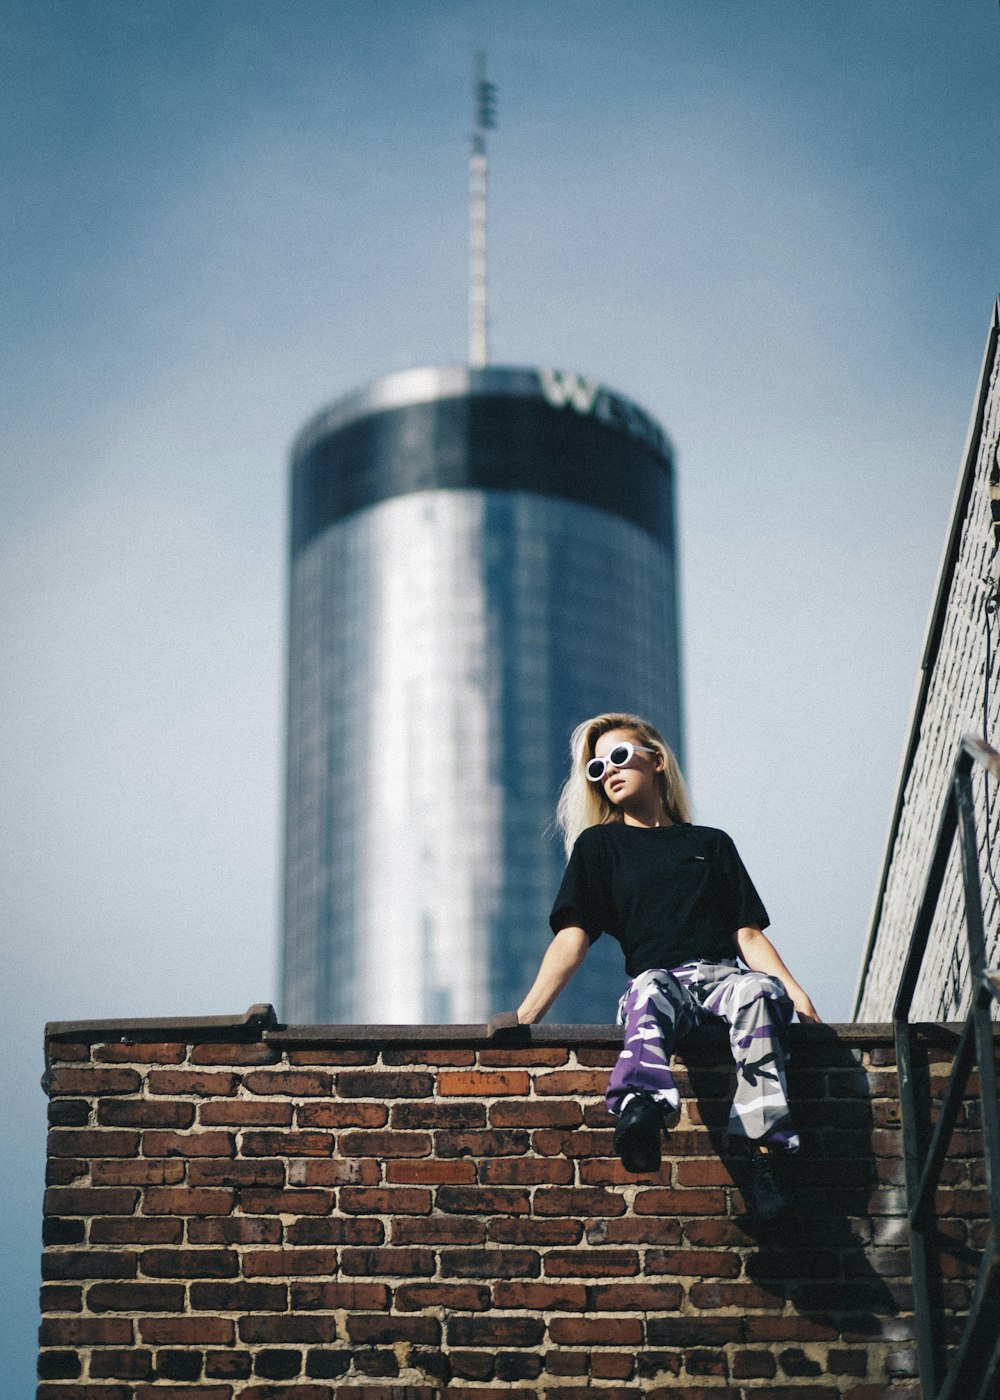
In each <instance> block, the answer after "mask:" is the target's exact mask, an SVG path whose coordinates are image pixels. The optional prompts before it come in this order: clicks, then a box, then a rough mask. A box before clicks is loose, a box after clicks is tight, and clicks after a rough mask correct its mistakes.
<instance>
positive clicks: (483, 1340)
mask: <svg viewBox="0 0 1000 1400" xmlns="http://www.w3.org/2000/svg"><path fill="white" fill-rule="evenodd" d="M447 1329H448V1345H449V1346H459V1347H463V1346H473V1347H477V1346H495V1347H533V1346H538V1344H539V1342H540V1341H541V1340H542V1337H543V1335H544V1333H545V1324H544V1323H543V1322H542V1320H541V1319H540V1318H536V1317H449V1318H448V1320H447Z"/></svg>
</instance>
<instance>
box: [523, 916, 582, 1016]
mask: <svg viewBox="0 0 1000 1400" xmlns="http://www.w3.org/2000/svg"><path fill="white" fill-rule="evenodd" d="M589 947H590V939H589V938H588V937H587V935H586V933H585V932H584V931H583V929H582V928H574V927H569V928H564V929H561V930H560V932H559V933H557V934H556V935H555V937H554V938H553V939H552V942H551V943H550V944H549V946H548V948H547V949H546V951H545V957H544V958H543V959H542V965H541V967H540V968H539V969H538V976H537V977H536V978H535V981H534V984H533V985H532V988H531V991H530V992H529V993H528V995H527V996H526V997H525V998H524V1000H523V1001H522V1002H521V1005H520V1006H519V1007H518V1008H517V1019H518V1021H519V1022H520V1023H521V1025H522V1026H530V1025H531V1024H532V1023H533V1022H534V1021H540V1020H541V1019H542V1017H543V1016H544V1015H545V1013H546V1011H548V1009H549V1007H550V1006H551V1005H552V1003H553V1002H554V1001H555V999H556V997H557V996H558V995H559V993H560V992H561V991H562V989H563V987H565V985H566V983H567V982H568V981H569V979H570V978H571V977H572V976H573V973H574V972H575V971H576V969H577V968H578V967H579V966H580V964H581V963H582V962H583V960H584V958H585V957H586V956H587V950H588V948H589Z"/></svg>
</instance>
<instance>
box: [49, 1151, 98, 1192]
mask: <svg viewBox="0 0 1000 1400" xmlns="http://www.w3.org/2000/svg"><path fill="white" fill-rule="evenodd" d="M89 1166H90V1163H89V1162H86V1161H84V1159H83V1158H82V1157H50V1158H49V1159H48V1161H47V1162H46V1164H45V1184H46V1186H71V1185H72V1184H73V1182H74V1181H80V1180H82V1178H83V1177H85V1176H86V1175H87V1169H88V1167H89Z"/></svg>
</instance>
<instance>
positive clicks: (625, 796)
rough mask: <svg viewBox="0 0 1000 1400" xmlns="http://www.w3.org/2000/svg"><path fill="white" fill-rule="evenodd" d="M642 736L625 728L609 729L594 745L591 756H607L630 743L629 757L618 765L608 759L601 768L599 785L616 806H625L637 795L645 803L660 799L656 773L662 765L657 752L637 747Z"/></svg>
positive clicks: (633, 800)
mask: <svg viewBox="0 0 1000 1400" xmlns="http://www.w3.org/2000/svg"><path fill="white" fill-rule="evenodd" d="M641 742H642V741H641V740H640V739H639V737H638V735H636V734H633V733H632V732H631V731H630V730H628V729H609V730H608V732H607V733H606V734H602V735H601V736H600V738H599V739H598V740H597V743H596V744H595V745H594V757H595V758H604V759H606V758H607V757H608V755H609V754H610V753H611V752H612V750H613V749H615V748H617V747H618V746H619V745H621V744H624V743H629V744H631V745H632V746H633V749H634V752H633V754H632V757H631V758H629V759H628V760H627V761H626V762H625V763H623V764H621V765H620V766H619V765H617V764H614V763H609V764H608V767H607V768H606V769H605V771H604V776H603V778H602V779H601V782H600V786H601V788H602V789H603V791H604V795H605V797H606V798H607V799H608V801H609V802H611V803H613V804H614V805H615V806H616V807H621V806H626V807H627V806H628V805H630V804H631V803H634V802H635V801H636V800H637V799H638V801H639V802H642V803H646V802H649V801H651V800H653V801H656V802H657V803H658V802H659V795H660V793H659V784H658V782H657V777H656V775H657V773H658V772H659V771H660V769H661V767H662V766H663V760H662V758H661V757H660V755H659V753H657V752H655V751H654V752H653V753H649V752H647V751H646V749H645V748H639V747H638V745H639V744H641Z"/></svg>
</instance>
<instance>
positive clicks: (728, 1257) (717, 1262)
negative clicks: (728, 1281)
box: [644, 1249, 742, 1278]
mask: <svg viewBox="0 0 1000 1400" xmlns="http://www.w3.org/2000/svg"><path fill="white" fill-rule="evenodd" d="M741 1267H742V1265H741V1261H740V1257H739V1255H738V1254H727V1253H726V1251H725V1250H721V1249H720V1250H704V1249H650V1250H648V1251H647V1253H646V1267H645V1270H644V1272H645V1273H647V1274H682V1275H690V1276H691V1277H694V1278H736V1277H738V1275H739V1272H740V1268H741Z"/></svg>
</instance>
